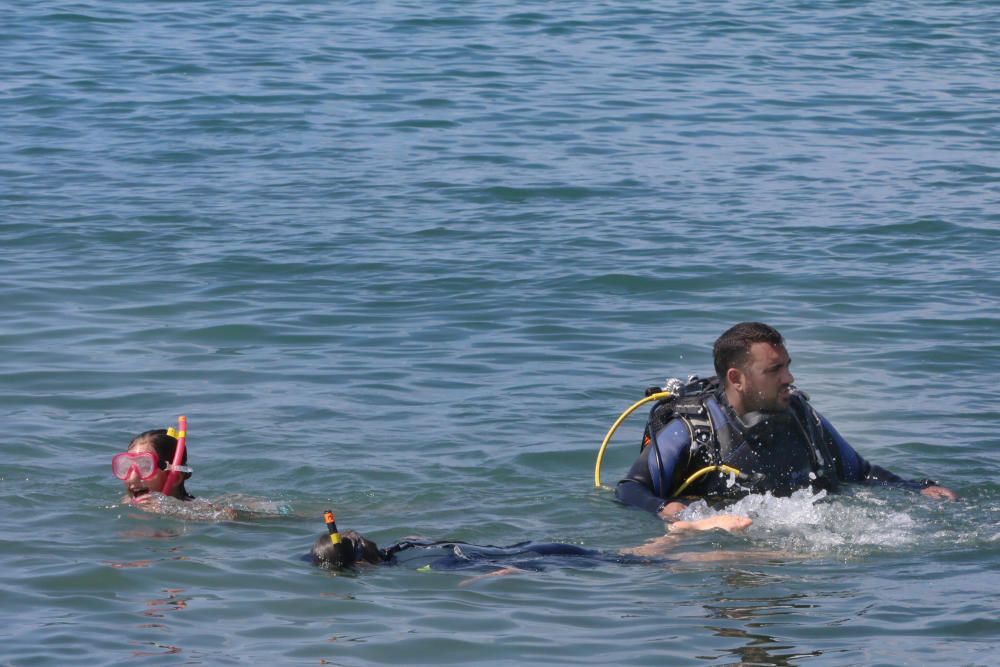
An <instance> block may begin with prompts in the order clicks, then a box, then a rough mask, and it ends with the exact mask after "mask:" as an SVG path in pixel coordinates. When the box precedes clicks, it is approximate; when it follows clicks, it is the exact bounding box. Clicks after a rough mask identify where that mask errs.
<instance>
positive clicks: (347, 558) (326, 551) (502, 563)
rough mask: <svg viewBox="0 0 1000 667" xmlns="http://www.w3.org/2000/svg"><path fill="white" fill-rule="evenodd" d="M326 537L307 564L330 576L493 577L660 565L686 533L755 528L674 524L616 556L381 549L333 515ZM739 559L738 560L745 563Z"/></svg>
mask: <svg viewBox="0 0 1000 667" xmlns="http://www.w3.org/2000/svg"><path fill="white" fill-rule="evenodd" d="M324 519H325V521H326V527H327V532H326V533H324V534H322V535H320V536H319V537H317V538H316V541H315V543H314V544H313V546H312V549H311V550H310V551H309V554H307V555H306V556H305V557H304V560H307V561H309V562H311V563H312V564H313V565H316V566H318V567H322V568H324V569H328V570H345V569H358V568H359V567H363V566H373V565H403V566H406V567H409V568H411V569H415V570H419V571H429V570H465V571H475V572H485V573H487V574H488V575H490V576H497V575H504V574H513V573H516V572H523V571H536V572H537V571H541V570H544V569H545V568H546V566H549V565H553V564H557V563H562V564H565V560H566V559H572V561H573V563H574V564H578V565H580V564H582V565H596V564H599V563H643V564H649V563H658V562H666V561H665V560H664V558H663V557H664V556H666V554H667V552H669V551H670V549H671V548H672V547H673V546H674V545H675V544H676V543H677V542H678V541H679V539H680V534H681V533H686V532H695V531H706V530H713V529H719V530H725V531H727V532H736V531H741V530H744V529H746V528H747V527H748V526H750V524H751V523H752V522H751V520H750V519H748V518H745V517H737V516H731V515H718V516H713V517H709V518H707V519H699V520H696V521H675V522H674V523H672V524H671V525H670V528H669V532H668V533H667V534H666V535H662V536H660V537H656V538H654V539H652V540H649V541H648V542H646V543H645V544H643V545H642V546H639V547H634V548H630V549H621V550H619V551H617V552H613V553H612V552H605V551H598V550H596V549H586V548H584V547H580V546H577V545H575V544H564V543H560V542H521V543H519V544H514V545H511V546H507V547H495V546H488V545H478V544H469V543H468V542H452V541H430V540H417V539H413V540H403V541H402V542H397V543H396V544H393V545H392V546H390V547H388V548H385V549H381V548H379V546H378V545H377V544H375V542H373V541H371V540H369V539H368V538H367V537H365V536H364V535H361V534H360V533H356V532H354V531H350V530H349V531H344V532H343V533H341V532H340V531H339V530H338V528H337V523H336V520H335V518H334V516H333V512H330V511H327V512H326V513H325V515H324ZM743 556H745V554H744V553H736V554H734V555H733V557H743ZM715 559H719V555H718V554H677V555H676V558H675V560H715Z"/></svg>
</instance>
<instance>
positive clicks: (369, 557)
mask: <svg viewBox="0 0 1000 667" xmlns="http://www.w3.org/2000/svg"><path fill="white" fill-rule="evenodd" d="M340 540H341V544H342V546H345V547H347V548H346V549H341V550H340V555H338V553H337V547H336V545H334V544H333V542H331V541H330V534H329V533H323V534H322V535H320V536H319V537H317V538H316V541H315V542H314V543H313V546H312V549H311V550H310V551H309V556H310V558H311V559H312V564H313V565H318V566H319V567H324V568H326V569H328V570H341V569H344V568H347V567H351V566H352V565H354V564H355V563H357V562H358V561H361V562H362V563H371V564H373V565H378V564H379V563H381V562H383V561H384V560H385V558H384V557H383V556H382V552H381V551H379V548H378V545H377V544H375V543H374V542H372V541H371V540H369V539H368V538H367V537H365V536H364V535H361V534H360V533H356V532H354V531H353V530H347V531H344V532H343V533H341V534H340Z"/></svg>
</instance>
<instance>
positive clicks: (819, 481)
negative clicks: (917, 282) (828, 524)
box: [615, 389, 933, 512]
mask: <svg viewBox="0 0 1000 667" xmlns="http://www.w3.org/2000/svg"><path fill="white" fill-rule="evenodd" d="M685 403H686V405H687V407H688V408H689V413H690V414H692V415H693V414H694V413H695V411H698V409H699V408H704V409H703V410H700V411H698V414H699V415H700V416H699V417H697V418H694V417H677V416H675V417H674V418H669V417H665V418H664V419H665V420H666V421H665V423H664V421H660V422H656V421H655V411H656V410H657V408H656V407H654V408H653V411H651V417H650V423H651V424H652V425H653V427H652V429H650V430H651V435H652V442H651V443H650V444H649V445H647V446H646V447H645V448H644V449H643V450H642V453H641V454H640V455H639V458H637V459H636V461H635V463H634V464H633V465H632V467H631V469H630V470H629V471H628V473H627V474H626V476H625V478H624V479H622V480H621V481H620V482H618V487H617V489H616V490H615V496H616V497H617V498H618V499H619V500H620V501H622V502H624V503H626V504H628V505H633V506H636V507H641V508H643V509H646V510H649V511H650V512H657V511H659V510H660V509H661V508H662V507H663V506H664V505H666V503H667V502H669V501H670V500H672V499H674V498H675V497H676V490H677V489H678V488H679V487H680V486H681V485H682V484H683V483H684V482H685V481H686V480H687V479H688V478H689V477H691V476H692V475H693V474H694V473H695V472H697V471H699V470H701V469H702V468H704V467H707V466H711V465H717V464H720V463H721V464H725V465H728V466H731V467H733V468H736V469H737V470H740V471H741V472H743V473H745V475H746V479H744V480H741V481H740V482H737V483H734V481H735V480H733V479H732V477H731V476H729V475H727V474H726V473H724V472H712V473H709V474H706V475H704V476H703V477H701V478H700V479H698V480H697V481H695V482H693V483H692V484H691V485H690V486H689V487H687V488H686V489H685V490H684V493H683V495H684V496H685V497H690V496H695V497H699V498H706V499H708V500H710V501H713V502H719V503H723V502H725V501H731V500H736V499H738V498H740V497H742V496H745V495H747V494H748V493H764V492H771V493H772V494H773V495H776V496H788V495H790V494H791V493H792V492H794V491H795V490H797V489H806V488H811V489H813V490H820V489H826V490H830V491H833V490H836V489H837V488H838V486H839V484H840V482H860V483H863V484H874V485H887V486H899V487H904V488H909V489H914V490H918V489H922V488H925V487H927V486H929V485H931V484H933V482H932V481H930V480H921V481H909V480H905V479H903V478H902V477H899V476H898V475H896V474H894V473H892V472H890V471H889V470H886V469H885V468H880V467H879V466H876V465H872V464H870V463H869V462H868V461H866V460H865V459H864V458H862V457H861V455H860V454H858V453H857V452H856V451H855V450H854V448H853V447H851V446H850V445H849V444H848V443H847V441H846V440H844V438H843V437H842V436H841V435H840V434H839V433H837V431H836V429H834V428H833V425H832V424H830V422H829V421H827V420H826V418H824V417H823V416H822V415H820V414H819V413H818V412H816V411H815V410H814V409H813V408H812V407H811V406H810V405H809V402H808V399H807V398H806V397H805V395H804V394H801V393H800V392H794V393H793V395H792V402H791V405H790V407H789V409H788V410H785V411H781V412H773V413H749V414H748V415H745V416H744V417H742V418H741V417H738V416H737V415H736V413H735V412H734V411H733V408H732V407H731V406H730V405H729V402H728V401H727V400H726V396H725V393H724V392H723V391H722V390H721V389H716V390H714V391H710V392H706V393H705V394H703V395H700V396H696V397H691V398H690V399H686V400H685ZM670 407H671V406H669V405H665V406H664V408H663V409H664V410H669V409H670ZM690 408H693V409H694V410H690ZM664 414H666V415H668V416H669V415H671V414H675V413H672V412H665V413H664ZM698 420H700V421H698ZM692 435H693V436H694V440H695V442H696V444H695V446H692Z"/></svg>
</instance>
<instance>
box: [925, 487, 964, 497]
mask: <svg viewBox="0 0 1000 667" xmlns="http://www.w3.org/2000/svg"><path fill="white" fill-rule="evenodd" d="M920 493H921V494H923V495H925V496H927V497H928V498H934V499H935V500H958V495H957V494H956V493H955V492H954V491H952V490H951V489H948V488H946V487H943V486H928V487H927V488H926V489H921V490H920Z"/></svg>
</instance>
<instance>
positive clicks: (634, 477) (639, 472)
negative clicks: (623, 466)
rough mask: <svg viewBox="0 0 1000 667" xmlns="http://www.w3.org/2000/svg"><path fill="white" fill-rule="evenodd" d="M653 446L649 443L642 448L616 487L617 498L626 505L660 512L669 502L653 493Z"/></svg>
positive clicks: (654, 512)
mask: <svg viewBox="0 0 1000 667" xmlns="http://www.w3.org/2000/svg"><path fill="white" fill-rule="evenodd" d="M653 447H654V445H649V446H648V447H646V448H645V449H644V450H642V454H640V455H639V458H637V459H636V460H635V463H633V464H632V467H631V468H629V471H628V474H626V475H625V478H624V479H622V480H621V481H620V482H618V486H617V487H616V488H615V498H617V499H618V500H620V501H621V502H623V503H625V504H626V505H631V506H632V507H638V508H640V509H644V510H646V511H647V512H652V513H653V514H659V512H660V510H662V509H663V508H664V507H665V506H666V504H667V502H666V501H665V500H664V499H663V498H660V497H659V496H657V495H656V494H655V493H653V481H652V478H651V476H650V473H649V463H648V461H649V452H650V450H651V449H652V448H653Z"/></svg>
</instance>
